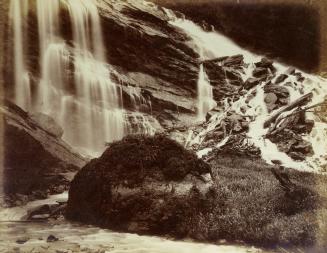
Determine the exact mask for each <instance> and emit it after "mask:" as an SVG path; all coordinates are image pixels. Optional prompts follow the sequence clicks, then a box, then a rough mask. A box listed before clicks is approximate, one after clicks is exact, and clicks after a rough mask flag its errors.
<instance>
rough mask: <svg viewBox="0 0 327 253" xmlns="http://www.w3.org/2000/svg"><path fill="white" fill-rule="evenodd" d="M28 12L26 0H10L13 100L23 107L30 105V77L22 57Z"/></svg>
mask: <svg viewBox="0 0 327 253" xmlns="http://www.w3.org/2000/svg"><path fill="white" fill-rule="evenodd" d="M27 12H28V1H21V0H12V1H11V3H10V15H9V17H10V20H11V24H12V30H13V37H14V64H15V70H14V73H15V102H16V103H17V105H19V106H21V107H22V108H24V109H28V108H30V106H31V86H30V77H29V74H28V71H27V70H26V66H25V59H24V42H25V36H24V32H23V30H24V24H25V19H26V17H27Z"/></svg>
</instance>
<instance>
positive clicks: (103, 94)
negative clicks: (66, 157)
mask: <svg viewBox="0 0 327 253" xmlns="http://www.w3.org/2000/svg"><path fill="white" fill-rule="evenodd" d="M29 3H30V9H31V10H29ZM32 3H33V4H32ZM34 6H35V13H36V19H37V25H38V39H39V66H40V78H39V81H38V83H37V85H36V88H35V92H33V93H32V92H31V84H30V77H29V73H28V70H27V68H26V66H25V60H26V59H24V57H25V55H26V53H25V52H24V48H25V47H24V45H25V43H26V38H25V37H24V30H25V29H27V28H28V27H27V25H28V22H27V18H28V17H27V13H28V11H32V7H34ZM61 10H64V11H67V12H68V13H69V17H70V23H71V26H72V32H73V34H72V35H73V36H72V37H73V41H72V43H68V42H67V41H66V39H65V38H64V37H63V36H62V34H61V25H62V23H61V20H60V11H61ZM10 20H11V23H12V29H13V40H14V50H13V51H14V63H15V68H14V73H15V89H14V91H15V97H14V100H15V102H16V103H17V104H18V105H19V106H21V107H22V108H23V109H25V110H27V111H29V112H42V113H46V114H48V115H50V116H52V117H54V118H55V119H56V120H57V121H58V122H59V124H60V125H61V126H62V127H63V128H64V136H63V138H64V139H65V140H66V141H67V142H68V143H70V144H71V145H73V146H75V147H77V148H79V149H80V150H82V151H83V152H84V151H85V152H87V153H88V154H92V155H96V154H97V153H99V152H102V150H103V149H104V146H105V143H106V142H112V141H114V140H119V139H121V138H122V137H123V136H124V134H125V116H124V111H123V110H122V109H121V108H120V105H121V103H122V101H121V100H122V98H121V93H120V92H119V85H117V84H116V83H114V82H113V81H112V80H111V72H112V69H111V67H110V65H109V64H107V63H106V54H105V47H104V41H103V37H102V29H101V23H100V16H99V13H98V9H97V6H96V2H95V1H93V0H35V1H33V2H32V1H29V0H24V1H22V0H11V5H10Z"/></svg>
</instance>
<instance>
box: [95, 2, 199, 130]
mask: <svg viewBox="0 0 327 253" xmlns="http://www.w3.org/2000/svg"><path fill="white" fill-rule="evenodd" d="M98 8H99V12H100V15H101V21H102V27H103V30H104V31H105V33H104V40H105V44H106V46H107V59H108V61H109V63H110V64H111V65H113V67H114V68H115V69H116V72H114V73H112V76H113V78H114V80H116V81H119V83H121V84H123V106H124V107H125V108H127V109H128V110H131V111H138V110H139V108H138V106H135V105H133V100H134V98H133V95H131V92H130V91H131V88H133V87H135V88H137V89H139V92H138V94H137V96H139V97H142V98H144V99H145V100H146V101H148V103H151V113H149V111H148V112H144V111H143V114H144V115H148V114H151V115H152V116H153V117H154V118H156V119H157V120H158V122H159V123H160V124H161V126H162V127H164V128H167V127H172V126H173V125H174V126H181V125H185V124H186V125H190V124H191V122H192V119H193V117H194V114H195V112H196V86H197V79H198V72H199V61H198V57H199V55H198V54H197V53H196V52H195V51H194V49H193V48H192V47H191V46H189V44H188V43H187V42H188V41H189V40H190V39H189V38H188V37H187V35H186V34H184V33H183V32H181V31H179V30H178V29H177V28H175V27H174V26H172V25H170V24H169V23H168V18H167V16H166V14H165V13H164V11H163V10H161V9H158V8H157V7H156V6H152V5H151V4H144V3H143V2H142V1H127V2H124V1H112V0H105V1H99V2H98ZM144 92H145V93H146V94H148V95H147V96H143V95H144ZM134 95H135V94H134Z"/></svg>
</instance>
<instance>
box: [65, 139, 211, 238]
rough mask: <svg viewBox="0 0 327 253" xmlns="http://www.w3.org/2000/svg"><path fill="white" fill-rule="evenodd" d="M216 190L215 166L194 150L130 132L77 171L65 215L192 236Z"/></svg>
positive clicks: (112, 226)
mask: <svg viewBox="0 0 327 253" xmlns="http://www.w3.org/2000/svg"><path fill="white" fill-rule="evenodd" d="M214 196H215V190H214V189H213V188H212V178H211V169H210V167H209V165H208V164H207V163H205V162H204V161H202V160H200V159H198V158H197V156H196V155H195V154H194V153H193V152H190V151H188V150H186V149H185V148H184V147H183V146H181V145H179V144H178V143H176V142H175V141H173V140H170V139H168V138H167V137H165V136H162V135H156V136H153V137H145V136H128V137H125V138H124V139H123V140H121V141H118V142H115V143H113V144H111V145H110V147H108V148H107V150H106V151H105V152H104V153H103V154H102V156H101V157H99V158H97V159H93V160H92V161H91V162H90V163H89V164H87V165H86V166H85V167H84V168H82V170H81V171H80V172H79V173H78V174H77V175H76V176H75V178H74V180H73V181H72V183H71V187H70V190H69V200H68V207H67V217H68V218H69V219H72V220H76V221H81V222H84V223H88V224H94V225H98V226H101V227H105V228H110V229H114V230H118V231H126V232H136V233H140V234H151V235H169V236H172V237H175V238H181V237H185V236H190V237H194V235H192V233H194V229H193V228H192V224H195V221H196V220H197V219H198V217H199V215H202V214H203V213H206V212H207V210H210V205H211V203H213V202H214V201H213V198H214ZM190 231H192V232H190Z"/></svg>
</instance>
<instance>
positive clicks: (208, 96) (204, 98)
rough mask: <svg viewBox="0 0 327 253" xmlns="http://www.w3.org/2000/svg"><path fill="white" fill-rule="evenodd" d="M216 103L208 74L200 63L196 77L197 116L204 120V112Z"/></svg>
mask: <svg viewBox="0 0 327 253" xmlns="http://www.w3.org/2000/svg"><path fill="white" fill-rule="evenodd" d="M216 105H217V104H216V102H215V100H214V99H213V92H212V87H211V85H210V82H209V80H208V76H207V74H206V73H205V71H204V68H203V64H201V65H200V71H199V79H198V118H199V119H200V120H205V117H206V114H207V113H208V112H209V111H210V110H212V109H213V108H214V107H215V106H216Z"/></svg>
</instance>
